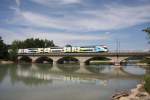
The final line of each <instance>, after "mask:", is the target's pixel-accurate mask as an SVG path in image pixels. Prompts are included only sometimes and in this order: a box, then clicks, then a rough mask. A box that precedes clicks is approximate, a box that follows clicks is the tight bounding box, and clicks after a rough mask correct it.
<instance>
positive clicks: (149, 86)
mask: <svg viewBox="0 0 150 100" xmlns="http://www.w3.org/2000/svg"><path fill="white" fill-rule="evenodd" d="M144 81H145V84H144V88H145V90H146V91H147V92H148V93H150V75H146V76H145V77H144Z"/></svg>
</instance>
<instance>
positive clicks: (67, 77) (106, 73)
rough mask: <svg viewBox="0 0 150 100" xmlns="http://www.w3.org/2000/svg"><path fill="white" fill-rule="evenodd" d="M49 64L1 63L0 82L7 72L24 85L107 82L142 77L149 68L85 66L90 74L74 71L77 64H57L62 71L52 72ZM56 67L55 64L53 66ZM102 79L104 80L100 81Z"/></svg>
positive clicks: (15, 80) (12, 79)
mask: <svg viewBox="0 0 150 100" xmlns="http://www.w3.org/2000/svg"><path fill="white" fill-rule="evenodd" d="M52 67H53V66H52V65H50V64H18V65H1V66H0V82H2V81H3V80H4V78H5V77H6V75H7V74H8V72H9V75H10V80H11V83H12V84H15V83H16V82H18V81H22V82H23V83H24V84H26V85H39V84H48V83H53V81H56V80H57V81H58V80H59V81H70V82H75V83H86V82H87V83H94V84H97V83H98V81H100V80H101V82H99V83H105V84H106V83H107V82H106V80H109V79H111V78H116V77H117V78H126V79H135V78H140V77H143V75H144V74H145V73H146V72H149V69H143V68H139V67H137V66H126V67H123V69H115V68H113V66H107V65H89V66H85V67H86V69H87V70H89V71H90V72H92V73H91V74H89V73H88V74H86V73H76V70H78V69H79V68H80V66H79V65H62V64H60V65H58V66H57V67H58V68H59V69H61V70H62V72H59V73H58V72H52V71H51V68H52ZM55 67H56V66H55ZM102 80H104V81H102Z"/></svg>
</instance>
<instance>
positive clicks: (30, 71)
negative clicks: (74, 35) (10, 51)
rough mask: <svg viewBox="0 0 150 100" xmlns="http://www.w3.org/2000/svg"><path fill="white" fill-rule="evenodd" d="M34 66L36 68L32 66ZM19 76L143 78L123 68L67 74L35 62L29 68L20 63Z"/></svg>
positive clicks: (74, 79)
mask: <svg viewBox="0 0 150 100" xmlns="http://www.w3.org/2000/svg"><path fill="white" fill-rule="evenodd" d="M32 67H34V68H32ZM16 74H17V75H18V76H22V77H32V78H37V79H42V80H72V81H79V80H93V79H94V80H97V79H100V80H109V79H113V78H118V79H139V78H142V77H143V75H138V74H132V73H129V72H127V71H125V70H123V69H115V68H113V69H112V71H110V72H109V73H99V74H94V73H93V74H92V73H91V74H90V75H89V73H86V72H85V73H82V74H79V73H73V74H69V73H68V74H67V73H64V72H61V73H57V72H56V73H55V72H53V71H51V68H48V69H46V70H45V71H41V70H40V69H38V67H37V66H36V65H35V64H32V65H31V66H30V67H29V68H27V69H23V67H22V66H21V65H18V69H17V73H16Z"/></svg>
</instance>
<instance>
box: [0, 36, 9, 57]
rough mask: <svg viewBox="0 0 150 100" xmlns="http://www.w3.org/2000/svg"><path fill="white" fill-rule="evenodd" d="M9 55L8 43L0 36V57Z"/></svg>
mask: <svg viewBox="0 0 150 100" xmlns="http://www.w3.org/2000/svg"><path fill="white" fill-rule="evenodd" d="M7 57H8V49H7V45H6V44H5V43H4V42H3V40H2V38H1V37H0V59H7Z"/></svg>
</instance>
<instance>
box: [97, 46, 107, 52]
mask: <svg viewBox="0 0 150 100" xmlns="http://www.w3.org/2000/svg"><path fill="white" fill-rule="evenodd" d="M95 52H108V48H107V47H106V46H96V47H95Z"/></svg>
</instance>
